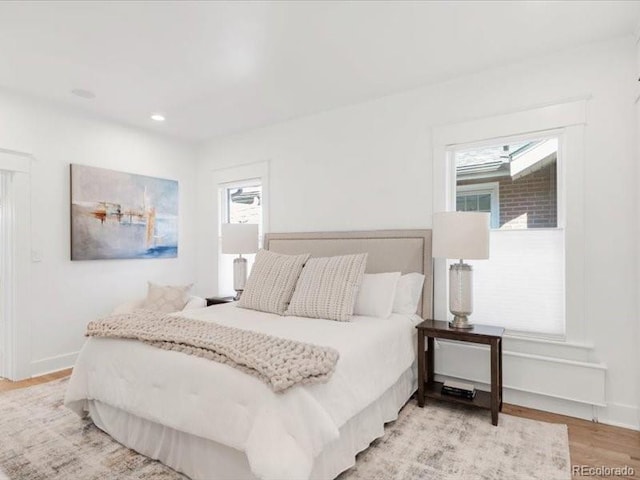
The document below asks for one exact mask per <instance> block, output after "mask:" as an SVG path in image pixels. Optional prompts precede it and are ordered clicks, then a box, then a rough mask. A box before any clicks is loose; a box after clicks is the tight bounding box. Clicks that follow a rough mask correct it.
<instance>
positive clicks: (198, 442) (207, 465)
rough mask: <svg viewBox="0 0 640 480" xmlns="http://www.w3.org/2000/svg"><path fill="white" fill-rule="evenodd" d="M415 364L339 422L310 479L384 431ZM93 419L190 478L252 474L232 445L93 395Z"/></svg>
mask: <svg viewBox="0 0 640 480" xmlns="http://www.w3.org/2000/svg"><path fill="white" fill-rule="evenodd" d="M416 385H417V382H416V369H415V365H414V366H413V367H412V368H409V369H408V370H406V371H405V372H404V373H403V374H402V375H401V376H400V378H399V379H398V381H397V382H396V383H395V384H394V385H393V386H391V387H390V388H389V389H388V390H387V391H386V392H385V393H383V394H382V395H381V396H380V397H379V398H378V400H376V401H375V402H373V403H372V404H371V405H369V406H368V407H366V408H365V409H364V410H362V411H361V412H360V413H358V414H357V415H355V416H354V417H353V418H351V419H350V420H349V421H348V422H347V423H346V424H344V425H343V426H342V428H340V437H339V438H338V439H336V440H335V441H334V442H332V443H330V444H329V445H327V447H326V448H325V449H324V450H323V451H322V452H321V453H320V455H318V457H317V458H316V459H315V461H314V465H313V470H312V473H311V477H310V478H311V479H313V480H331V479H334V478H335V477H337V476H338V475H339V474H340V473H341V472H343V471H345V470H347V469H349V468H350V467H352V466H353V465H355V461H356V460H355V457H356V454H357V453H358V452H361V451H362V450H365V449H366V448H367V447H368V446H369V444H370V443H371V442H372V441H373V440H375V439H376V438H379V437H381V436H382V435H383V434H384V424H385V423H387V422H390V421H393V420H395V419H397V418H398V412H399V411H400V409H401V408H402V406H403V405H404V404H405V403H406V402H407V400H408V399H409V398H410V397H411V395H412V394H413V392H415V390H416ZM88 410H89V415H90V416H91V418H92V420H93V422H94V423H95V425H96V426H97V427H98V428H100V429H101V430H103V431H105V432H106V433H108V434H109V435H111V436H112V437H113V438H114V439H115V440H117V441H118V442H120V443H121V444H123V445H125V446H127V447H129V448H131V449H133V450H135V451H137V452H139V453H142V454H143V455H146V456H148V457H151V458H153V459H156V460H159V461H161V462H162V463H164V464H165V465H168V466H170V467H171V468H173V469H174V470H177V471H179V472H182V473H184V474H185V475H187V476H188V477H190V478H192V479H193V480H239V479H247V480H254V479H256V478H257V477H256V476H255V475H254V474H253V473H252V472H251V469H250V467H249V462H248V460H247V457H246V455H245V454H244V453H243V452H242V451H240V450H236V449H234V448H231V447H228V446H225V445H223V444H221V443H218V442H214V441H212V440H208V439H205V438H202V437H197V436H194V435H190V434H187V433H184V432H181V431H178V430H175V429H173V428H169V427H166V426H163V425H161V424H159V423H155V422H152V421H149V420H145V419H143V418H141V417H138V416H136V415H132V414H129V413H127V412H124V411H122V410H119V409H117V408H114V407H111V406H109V405H107V404H105V403H101V402H99V401H97V400H90V401H89V402H88Z"/></svg>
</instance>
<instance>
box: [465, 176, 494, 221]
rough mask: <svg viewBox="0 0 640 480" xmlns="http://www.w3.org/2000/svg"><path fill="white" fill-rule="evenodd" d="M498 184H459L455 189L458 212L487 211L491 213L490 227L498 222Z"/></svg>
mask: <svg viewBox="0 0 640 480" xmlns="http://www.w3.org/2000/svg"><path fill="white" fill-rule="evenodd" d="M498 198H499V185H498V183H497V182H487V183H480V184H469V185H459V186H458V187H457V189H456V210H457V211H458V212H487V213H490V214H491V228H498V225H499V222H500V204H499V202H498Z"/></svg>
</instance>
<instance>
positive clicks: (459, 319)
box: [449, 315, 473, 330]
mask: <svg viewBox="0 0 640 480" xmlns="http://www.w3.org/2000/svg"><path fill="white" fill-rule="evenodd" d="M449 326H450V327H451V328H464V329H467V330H469V329H472V328H473V325H472V324H470V323H469V318H468V317H467V316H466V315H455V316H454V317H453V320H452V321H450V322H449Z"/></svg>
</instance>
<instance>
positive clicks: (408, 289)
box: [393, 273, 424, 315]
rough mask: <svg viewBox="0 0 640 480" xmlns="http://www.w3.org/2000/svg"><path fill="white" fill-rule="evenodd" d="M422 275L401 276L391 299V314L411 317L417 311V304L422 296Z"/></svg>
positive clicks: (409, 274)
mask: <svg viewBox="0 0 640 480" xmlns="http://www.w3.org/2000/svg"><path fill="white" fill-rule="evenodd" d="M423 285H424V275H422V274H421V273H407V274H406V275H402V276H401V277H400V279H399V280H398V285H397V286H396V295H395V298H394V299H393V313H402V314H405V315H413V314H414V313H416V312H417V311H418V302H419V301H420V295H421V294H422V286H423Z"/></svg>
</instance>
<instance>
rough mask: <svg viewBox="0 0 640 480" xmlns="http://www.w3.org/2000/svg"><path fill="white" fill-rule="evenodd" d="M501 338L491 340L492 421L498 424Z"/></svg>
mask: <svg viewBox="0 0 640 480" xmlns="http://www.w3.org/2000/svg"><path fill="white" fill-rule="evenodd" d="M498 342H499V340H497V339H495V340H491V423H493V424H494V425H496V426H497V425H498V410H499V407H500V399H499V397H498V396H499V395H500V391H499V389H500V386H499V382H500V380H499V377H500V375H499V369H500V357H499V356H498V355H499V351H498Z"/></svg>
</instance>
